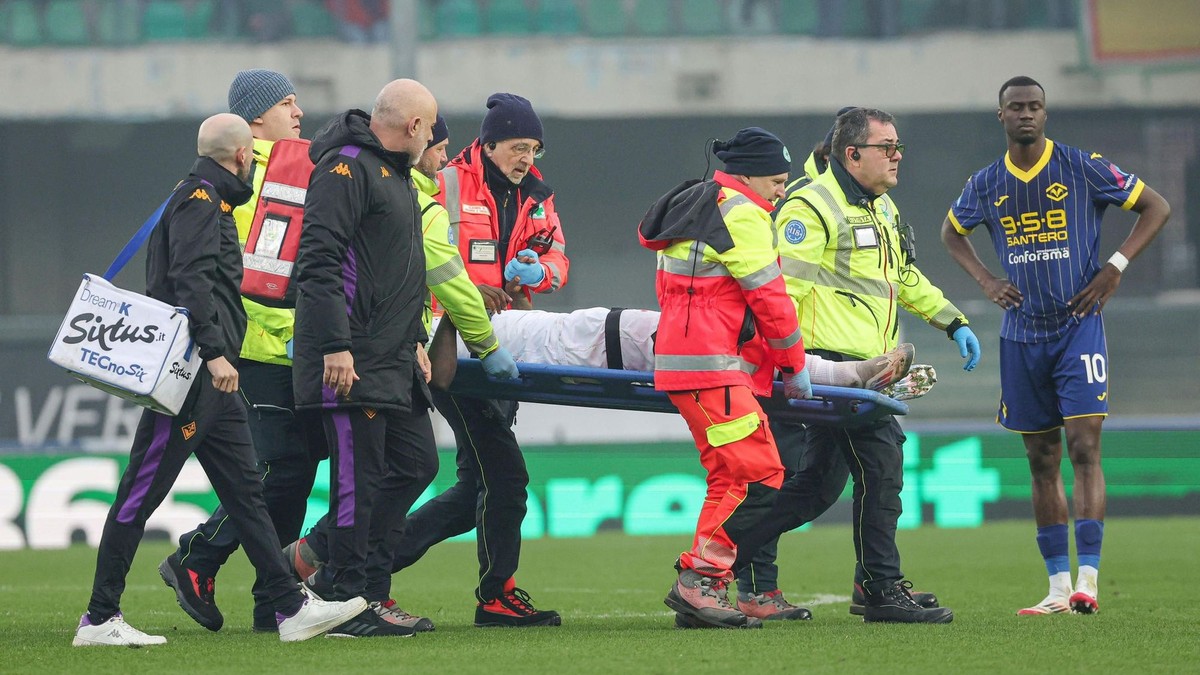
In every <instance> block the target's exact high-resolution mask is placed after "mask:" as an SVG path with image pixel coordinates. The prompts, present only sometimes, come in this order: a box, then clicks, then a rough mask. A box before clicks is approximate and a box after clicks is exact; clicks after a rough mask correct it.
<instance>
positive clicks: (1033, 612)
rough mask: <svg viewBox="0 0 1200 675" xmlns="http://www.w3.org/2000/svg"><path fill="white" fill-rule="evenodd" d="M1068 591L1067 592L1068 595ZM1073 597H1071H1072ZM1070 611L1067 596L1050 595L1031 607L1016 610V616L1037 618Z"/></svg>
mask: <svg viewBox="0 0 1200 675" xmlns="http://www.w3.org/2000/svg"><path fill="white" fill-rule="evenodd" d="M1069 594H1070V591H1069V590H1068V595H1069ZM1072 597H1073V596H1072ZM1069 611H1071V603H1070V602H1069V601H1068V600H1067V595H1061V594H1058V593H1051V594H1050V595H1047V596H1046V599H1045V600H1042V601H1041V602H1039V603H1038V604H1036V605H1034V606H1033V607H1026V608H1025V609H1020V610H1017V616H1039V615H1042V614H1062V613H1063V612H1069Z"/></svg>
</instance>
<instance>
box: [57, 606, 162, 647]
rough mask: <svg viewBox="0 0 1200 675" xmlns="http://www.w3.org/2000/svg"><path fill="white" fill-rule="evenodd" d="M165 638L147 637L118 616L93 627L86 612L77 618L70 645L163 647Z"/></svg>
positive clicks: (158, 636) (157, 636)
mask: <svg viewBox="0 0 1200 675" xmlns="http://www.w3.org/2000/svg"><path fill="white" fill-rule="evenodd" d="M166 643H167V638H165V637H163V636H161V635H147V634H146V633H143V632H142V631H140V630H138V629H136V628H134V627H133V626H130V625H129V624H127V623H125V619H124V618H123V617H122V616H121V615H120V614H114V615H113V616H112V618H110V619H109V620H108V621H105V622H104V623H102V624H100V625H98V626H97V625H93V624H92V622H91V620H90V619H89V618H88V615H87V612H84V613H83V616H82V617H80V618H79V628H76V629H75V639H74V640H73V641H72V642H71V644H72V645H73V646H75V647H102V646H110V647H145V646H146V645H165V644H166Z"/></svg>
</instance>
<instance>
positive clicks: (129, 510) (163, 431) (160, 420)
mask: <svg viewBox="0 0 1200 675" xmlns="http://www.w3.org/2000/svg"><path fill="white" fill-rule="evenodd" d="M172 419H174V418H172V417H168V416H167V415H161V414H160V415H156V416H155V417H154V435H153V436H152V437H151V439H150V447H149V448H146V454H145V455H143V456H142V465H141V466H140V467H138V472H137V478H134V479H133V488H132V489H131V490H130V491H129V496H128V497H126V498H125V503H124V504H122V505H121V510H120V511H118V512H117V522H118V523H121V524H123V525H128V524H129V523H132V522H133V520H134V518H136V517H137V512H138V509H140V508H141V507H142V503H143V502H145V501H146V492H148V491H149V490H150V484H151V483H153V482H154V474H156V473H158V466H159V464H161V463H162V457H163V450H165V449H166V447H167V441H168V440H170V438H171V420H172Z"/></svg>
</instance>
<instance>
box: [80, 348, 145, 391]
mask: <svg viewBox="0 0 1200 675" xmlns="http://www.w3.org/2000/svg"><path fill="white" fill-rule="evenodd" d="M82 351H83V354H81V355H80V357H79V360H80V361H81V362H83V363H86V364H88V365H91V366H96V367H97V368H99V369H101V370H107V371H108V372H110V373H112V374H114V375H120V376H122V377H136V378H137V381H138V382H142V381H143V379H142V378H144V377H145V376H146V369H145V368H143V367H142V366H140V365H138V364H136V363H130V364H121V363H117V362H116V361H114V360H112V358H110V357H109V356H108V355H107V354H101V353H100V352H97V351H92V350H91V349H88V348H86V347H84V348H83V350H82Z"/></svg>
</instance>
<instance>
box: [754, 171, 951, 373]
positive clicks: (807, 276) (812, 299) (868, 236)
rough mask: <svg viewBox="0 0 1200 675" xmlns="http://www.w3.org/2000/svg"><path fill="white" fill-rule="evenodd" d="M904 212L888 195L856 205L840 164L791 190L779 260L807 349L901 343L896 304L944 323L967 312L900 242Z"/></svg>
mask: <svg viewBox="0 0 1200 675" xmlns="http://www.w3.org/2000/svg"><path fill="white" fill-rule="evenodd" d="M899 223H900V214H899V210H898V209H897V208H896V204H895V203H894V202H893V201H892V198H891V197H889V196H887V195H883V196H880V197H877V198H875V199H874V200H872V201H870V202H869V206H868V207H864V206H860V205H857V204H850V203H849V202H848V201H847V199H846V194H845V192H844V191H843V190H842V187H841V185H839V184H838V181H837V178H836V176H835V174H834V172H833V171H826V172H825V173H822V174H821V175H819V176H817V177H815V178H814V179H813V180H812V181H811V182H810V183H808V184H807V185H804V186H802V187H800V189H798V190H796V191H794V192H793V193H792V194H790V195H788V198H787V201H786V202H785V203H784V204H783V205H782V206H781V207H780V209H779V211H778V213H777V215H776V217H775V227H776V228H777V231H778V233H779V253H780V267H781V268H782V269H783V276H784V280H785V281H786V283H787V287H788V294H789V295H790V296H791V297H792V301H793V302H794V304H795V305H796V312H797V316H798V318H799V320H800V329H801V331H802V332H803V333H804V345H805V348H806V349H824V350H829V351H834V352H840V353H843V354H847V355H850V356H854V357H858V358H863V359H867V358H872V357H875V356H878V355H880V354H882V353H884V352H886V351H888V350H891V349H894V348H895V347H896V344H897V342H898V339H897V338H898V331H899V325H898V322H897V309H898V308H903V309H905V310H907V311H908V312H910V313H912V314H914V315H916V316H919V317H920V318H921V319H923V320H924V321H925V322H927V323H928V324H929V325H931V326H934V327H935V328H939V329H942V330H945V328H946V327H947V326H949V325H950V324H951V323H952V322H953V321H954V320H955V319H959V320H960V321H961V323H962V324H964V325H965V324H966V323H967V320H966V317H964V316H963V315H962V312H960V311H959V310H958V308H957V307H955V306H954V305H953V304H952V303H951V302H950V301H949V300H947V299H946V297H945V295H943V294H942V291H941V290H939V289H938V288H937V287H936V286H934V285H933V284H932V283H931V282H930V281H929V280H928V279H926V278H925V275H923V274H922V273H921V271H920V270H919V269H917V267H916V265H911V264H906V260H905V257H904V253H903V251H902V250H901V249H900V233H899Z"/></svg>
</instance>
